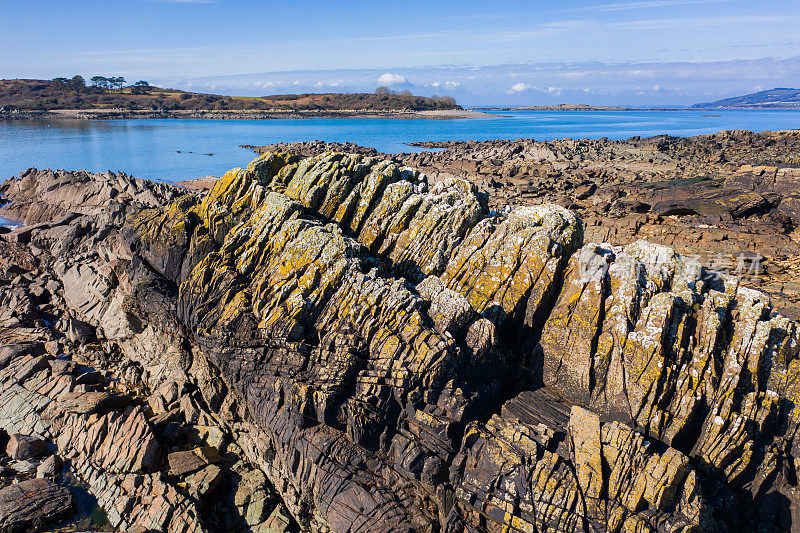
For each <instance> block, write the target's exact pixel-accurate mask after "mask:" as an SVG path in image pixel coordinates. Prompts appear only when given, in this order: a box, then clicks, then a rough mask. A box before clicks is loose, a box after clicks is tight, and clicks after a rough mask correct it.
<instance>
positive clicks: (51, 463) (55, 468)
mask: <svg viewBox="0 0 800 533" xmlns="http://www.w3.org/2000/svg"><path fill="white" fill-rule="evenodd" d="M63 465H64V463H63V462H62V461H61V458H60V457H59V456H58V455H56V454H53V455H51V456H50V457H48V458H47V459H45V460H44V461H42V462H41V463H39V466H38V467H36V477H40V478H41V477H56V476H57V475H58V474H59V473H61V467H62V466H63Z"/></svg>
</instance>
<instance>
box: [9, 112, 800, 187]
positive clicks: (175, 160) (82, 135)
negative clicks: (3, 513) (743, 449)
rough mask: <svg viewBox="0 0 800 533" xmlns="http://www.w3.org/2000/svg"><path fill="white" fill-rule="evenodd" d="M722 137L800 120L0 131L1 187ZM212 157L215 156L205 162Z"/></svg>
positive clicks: (71, 124)
mask: <svg viewBox="0 0 800 533" xmlns="http://www.w3.org/2000/svg"><path fill="white" fill-rule="evenodd" d="M725 129H747V130H753V131H765V130H781V129H800V111H627V112H612V111H587V112H575V111H513V112H498V113H497V114H496V116H494V117H491V118H479V119H465V120H426V119H413V120H409V119H306V120H263V121H257V120H241V121H240V120H109V121H102V120H97V121H80V120H37V121H30V120H25V121H22V120H19V121H15V120H6V121H0V180H5V179H6V178H8V177H11V176H12V175H15V174H17V173H19V172H21V171H23V170H25V169H27V168H29V167H37V168H53V169H59V168H65V169H70V170H77V169H87V170H92V171H105V170H115V171H116V170H121V171H124V172H127V173H128V174H131V175H134V176H136V177H141V178H150V179H156V180H163V181H180V180H183V179H191V178H198V177H203V176H207V175H215V176H219V175H221V174H223V173H224V172H225V171H226V170H228V169H230V168H233V167H237V166H244V165H246V164H247V162H248V161H250V160H251V159H252V158H253V157H254V154H253V153H252V152H251V151H249V150H245V149H243V148H239V145H241V144H252V145H261V144H270V143H274V142H278V141H308V140H314V139H322V140H325V141H351V142H355V143H358V144H361V145H364V146H371V147H374V148H377V149H378V150H381V151H384V152H403V151H413V150H414V149H413V148H411V147H409V146H407V145H406V144H405V143H409V142H414V141H439V140H468V139H477V140H487V139H520V138H533V139H537V140H552V139H560V138H590V139H597V138H601V137H608V138H610V139H626V138H628V137H632V136H635V135H639V136H643V137H644V136H650V135H658V134H670V135H677V136H690V135H699V134H704V133H714V132H717V131H720V130H725ZM210 154H212V155H210Z"/></svg>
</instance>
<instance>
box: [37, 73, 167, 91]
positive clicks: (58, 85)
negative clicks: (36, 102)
mask: <svg viewBox="0 0 800 533" xmlns="http://www.w3.org/2000/svg"><path fill="white" fill-rule="evenodd" d="M89 81H90V82H91V84H92V85H91V88H92V89H94V90H100V91H103V92H107V91H118V92H122V89H123V87H125V84H126V83H127V82H126V81H125V78H124V77H123V76H111V77H107V76H92V78H91V79H90V80H89ZM51 83H52V84H53V88H54V89H56V90H59V91H75V92H77V93H83V92H87V90H88V87H87V86H86V80H84V79H83V76H78V75H76V76H73V77H72V78H69V79H68V78H53V79H52V80H51ZM152 88H153V86H152V85H150V83H149V82H146V81H144V80H139V81H137V82H136V83H134V84H133V85H131V86H130V87H129V89H130V92H131V94H147V93H149V92H150V90H151V89H152Z"/></svg>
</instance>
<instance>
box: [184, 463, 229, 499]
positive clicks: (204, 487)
mask: <svg viewBox="0 0 800 533" xmlns="http://www.w3.org/2000/svg"><path fill="white" fill-rule="evenodd" d="M221 482H222V469H221V468H220V467H218V466H217V465H208V466H206V467H205V468H203V469H202V470H199V471H197V472H195V473H194V474H191V475H189V476H188V477H187V478H186V486H187V487H188V489H189V492H190V493H191V494H192V495H194V496H195V497H196V498H202V497H203V496H205V495H206V494H208V493H209V492H211V491H213V490H214V489H216V488H217V487H219V485H220V483H221Z"/></svg>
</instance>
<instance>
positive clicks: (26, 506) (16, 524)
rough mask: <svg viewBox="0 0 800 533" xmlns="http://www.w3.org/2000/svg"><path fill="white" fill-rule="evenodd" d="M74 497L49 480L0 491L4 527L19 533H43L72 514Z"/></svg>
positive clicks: (2, 524)
mask: <svg viewBox="0 0 800 533" xmlns="http://www.w3.org/2000/svg"><path fill="white" fill-rule="evenodd" d="M72 506H73V502H72V494H70V492H69V490H67V489H66V488H64V487H59V486H58V485H56V484H55V483H53V482H52V481H48V480H45V479H30V480H27V481H21V482H20V483H17V484H15V485H10V486H8V487H5V488H3V489H0V527H2V530H3V531H4V532H5V531H8V532H9V533H13V532H16V531H43V530H45V529H46V527H47V526H48V525H49V524H50V523H52V522H53V521H55V520H57V519H59V518H62V517H64V516H65V515H67V514H68V513H69V512H70V511H71V510H72Z"/></svg>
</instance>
